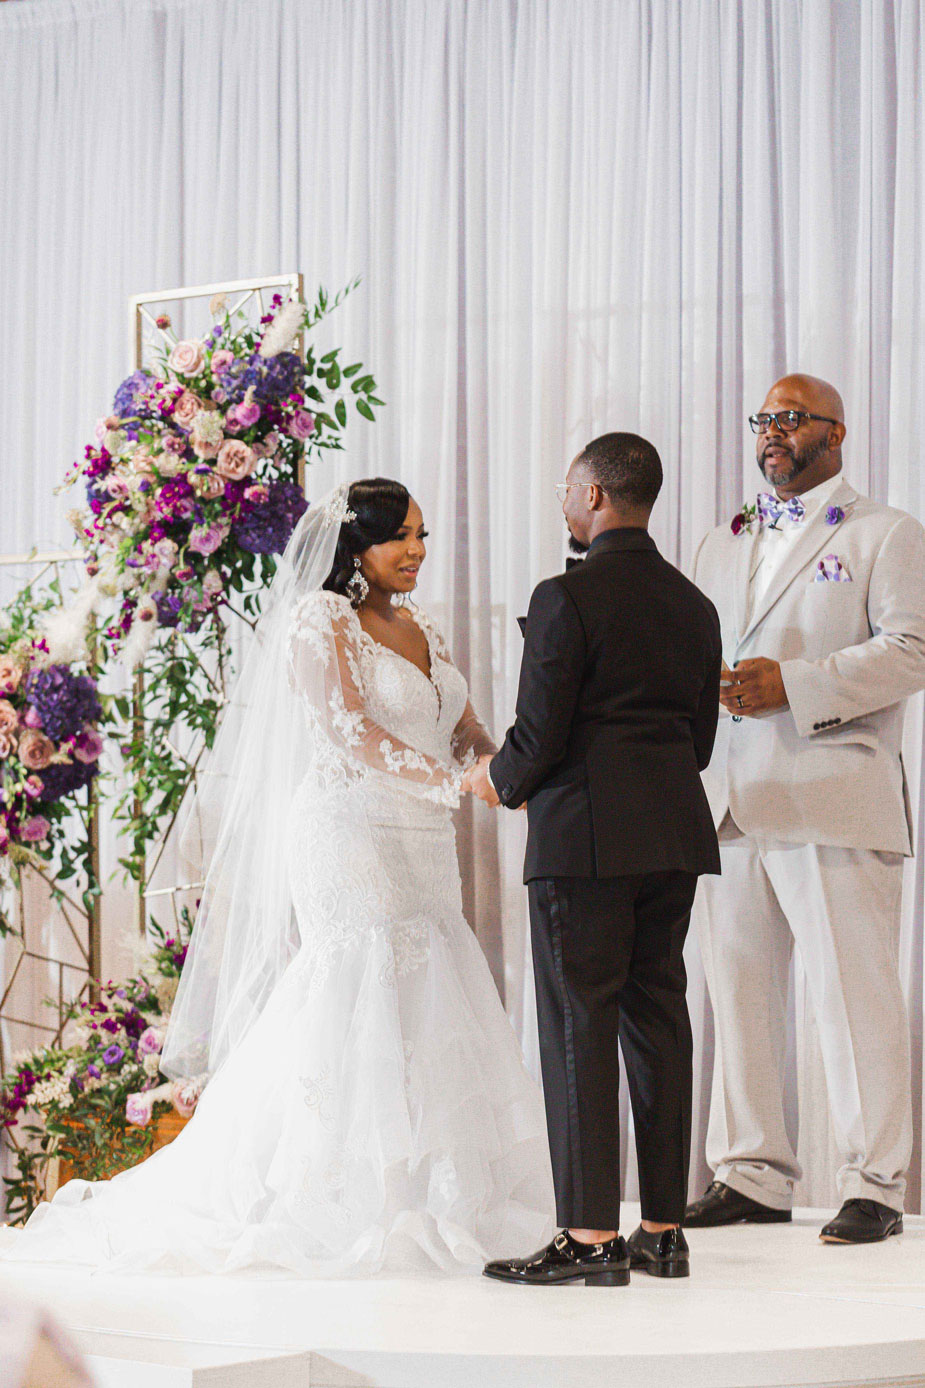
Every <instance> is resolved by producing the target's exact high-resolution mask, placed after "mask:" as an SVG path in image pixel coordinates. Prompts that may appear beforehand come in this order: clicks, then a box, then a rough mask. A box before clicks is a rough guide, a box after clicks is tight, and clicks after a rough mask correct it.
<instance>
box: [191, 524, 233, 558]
mask: <svg viewBox="0 0 925 1388" xmlns="http://www.w3.org/2000/svg"><path fill="white" fill-rule="evenodd" d="M227 534H228V531H227V530H226V529H225V527H224V526H223V525H219V524H218V523H213V524H212V525H207V526H197V527H196V528H195V529H193V530H191V531H190V537H189V547H190V549H191V550H192V551H193V553H194V554H214V553H215V551H216V550H217V549H218V547H219V546H220V545H221V543H222V542H223V540H224V539H225V538H226V536H227Z"/></svg>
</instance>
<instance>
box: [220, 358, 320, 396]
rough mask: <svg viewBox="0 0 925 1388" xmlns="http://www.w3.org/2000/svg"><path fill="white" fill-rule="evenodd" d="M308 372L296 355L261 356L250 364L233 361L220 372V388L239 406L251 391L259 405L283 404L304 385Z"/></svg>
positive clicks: (249, 361)
mask: <svg viewBox="0 0 925 1388" xmlns="http://www.w3.org/2000/svg"><path fill="white" fill-rule="evenodd" d="M304 373H305V368H304V366H303V364H302V360H301V358H300V357H299V355H298V354H297V353H296V352H279V353H277V355H276V356H275V357H261V356H260V354H259V352H254V354H253V355H252V356H251V357H249V358H248V360H247V361H234V362H232V363H231V365H230V366H229V367H228V369H227V370H226V371H223V372H221V374H220V382H221V387H222V389H223V390H224V391H225V395H226V398H227V399H228V400H230V401H231V402H232V403H234V404H237V403H238V402H239V401H240V400H243V399H244V396H245V395H246V394H247V392H248V390H251V389H252V390H253V395H252V397H251V398H252V399H253V400H256V401H257V403H258V404H259V405H267V404H272V403H273V402H274V401H278V400H284V399H285V398H286V396H287V395H291V394H292V392H293V391H295V390H298V389H299V387H300V386H301V385H302V381H303V378H304Z"/></svg>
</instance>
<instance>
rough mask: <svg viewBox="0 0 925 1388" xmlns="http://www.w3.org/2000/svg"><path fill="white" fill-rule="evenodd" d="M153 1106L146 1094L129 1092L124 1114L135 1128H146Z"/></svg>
mask: <svg viewBox="0 0 925 1388" xmlns="http://www.w3.org/2000/svg"><path fill="white" fill-rule="evenodd" d="M153 1107H154V1105H153V1103H152V1101H151V1097H150V1095H148V1094H130V1095H129V1096H128V1099H127V1100H126V1103H125V1116H126V1118H127V1119H128V1121H129V1122H130V1123H134V1124H135V1126H136V1128H146V1127H147V1126H148V1124H149V1123H150V1122H151V1110H152V1108H153Z"/></svg>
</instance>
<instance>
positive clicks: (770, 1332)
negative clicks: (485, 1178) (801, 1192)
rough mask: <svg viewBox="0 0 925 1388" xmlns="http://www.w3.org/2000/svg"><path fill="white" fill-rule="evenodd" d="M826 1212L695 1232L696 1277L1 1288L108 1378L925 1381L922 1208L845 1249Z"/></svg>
mask: <svg viewBox="0 0 925 1388" xmlns="http://www.w3.org/2000/svg"><path fill="white" fill-rule="evenodd" d="M637 1213H638V1212H637V1211H636V1210H634V1209H632V1208H631V1207H629V1208H627V1210H626V1219H625V1220H624V1228H625V1229H626V1230H630V1229H632V1228H633V1227H634V1226H635V1223H636V1222H637V1220H636V1216H637ZM828 1213H830V1212H826V1211H805V1210H804V1211H800V1212H799V1214H798V1217H797V1218H796V1219H795V1221H794V1223H793V1224H792V1225H769V1226H761V1225H748V1226H746V1225H738V1226H736V1227H734V1228H732V1229H718V1230H695V1231H692V1232H691V1234H690V1235H689V1236H688V1237H689V1242H690V1244H691V1252H692V1260H693V1275H692V1276H691V1278H690V1279H687V1280H683V1281H664V1282H663V1281H659V1280H656V1279H655V1278H651V1277H647V1276H646V1275H645V1274H634V1275H633V1281H632V1285H631V1286H629V1287H625V1288H590V1287H583V1286H575V1287H561V1288H525V1287H508V1286H504V1285H502V1284H499V1283H495V1282H489V1281H488V1280H487V1279H485V1278H481V1277H472V1278H468V1279H453V1280H449V1281H442V1280H441V1281H436V1280H434V1281H419V1282H411V1281H402V1282H398V1281H372V1282H296V1281H289V1280H286V1281H283V1280H280V1281H276V1280H256V1279H247V1278H243V1277H233V1278H232V1277H228V1278H183V1279H179V1278H178V1279H170V1278H154V1277H123V1278H121V1279H117V1278H112V1277H101V1276H94V1275H90V1274H89V1273H87V1272H84V1271H74V1270H68V1269H65V1268H60V1267H48V1266H46V1267H42V1266H41V1265H39V1264H31V1265H30V1264H26V1263H23V1264H14V1265H10V1264H0V1294H2V1287H3V1284H4V1283H6V1284H8V1285H9V1286H10V1287H15V1288H16V1290H18V1291H19V1292H21V1293H23V1294H26V1295H29V1296H31V1297H32V1298H34V1299H38V1300H42V1301H44V1302H45V1303H46V1304H47V1305H49V1306H50V1307H52V1308H53V1309H54V1310H55V1311H56V1313H57V1315H58V1317H59V1319H60V1320H61V1321H63V1322H64V1324H66V1325H67V1326H68V1327H69V1328H70V1329H71V1330H72V1331H73V1332H74V1333H75V1335H76V1337H77V1339H78V1341H79V1343H80V1344H81V1345H82V1346H83V1348H84V1350H85V1351H86V1353H87V1354H88V1355H89V1356H90V1360H91V1365H92V1368H93V1370H94V1372H95V1373H96V1375H97V1378H98V1382H99V1385H100V1388H601V1386H602V1385H607V1386H608V1388H610V1386H611V1385H612V1388H632V1386H633V1385H637V1384H638V1385H643V1384H644V1385H646V1388H651V1385H653V1384H657V1385H659V1388H772V1386H773V1388H781V1385H799V1386H800V1388H810V1385H812V1386H813V1388H815V1385H829V1386H832V1385H840V1388H848V1386H849V1385H850V1388H860V1385H878V1386H879V1388H886V1385H890V1388H899V1386H900V1385H902V1388H911V1385H925V1220H923V1219H907V1220H906V1233H905V1234H904V1235H903V1236H902V1237H900V1238H893V1239H890V1240H889V1241H888V1242H886V1243H883V1244H877V1245H875V1246H873V1247H870V1248H853V1247H852V1248H845V1247H837V1246H828V1245H823V1244H821V1243H820V1242H819V1240H818V1231H819V1227H820V1225H821V1224H822V1223H823V1222H824V1220H825V1218H826V1216H827V1214H828ZM0 1235H2V1240H3V1241H4V1242H5V1241H6V1240H11V1239H15V1237H16V1234H15V1232H14V1231H12V1230H2V1231H0Z"/></svg>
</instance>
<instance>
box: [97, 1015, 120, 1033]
mask: <svg viewBox="0 0 925 1388" xmlns="http://www.w3.org/2000/svg"><path fill="white" fill-rule="evenodd" d="M100 1025H101V1026H102V1028H103V1030H104V1031H109V1032H113V1033H114V1032H117V1031H118V1030H119V1023H118V1022H117V1021H116V1019H115V1018H114V1017H107V1018H106V1020H105V1022H101V1023H100Z"/></svg>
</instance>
